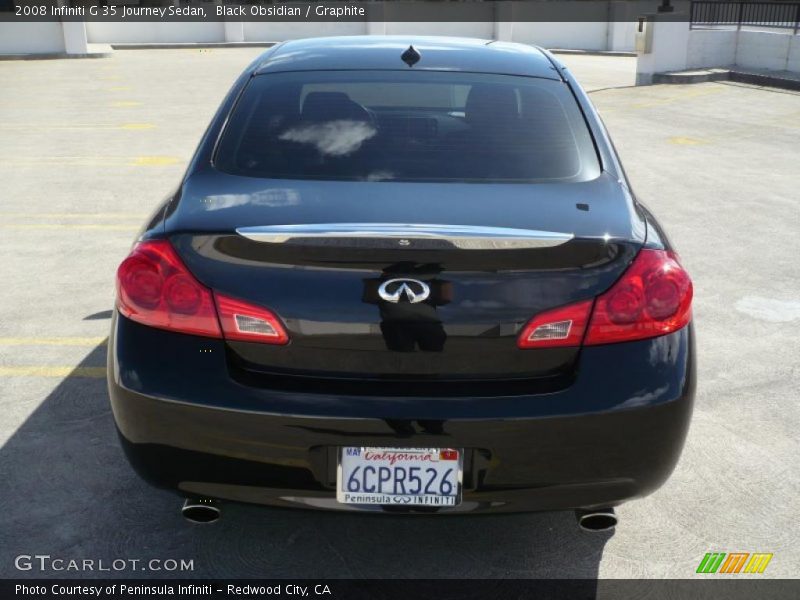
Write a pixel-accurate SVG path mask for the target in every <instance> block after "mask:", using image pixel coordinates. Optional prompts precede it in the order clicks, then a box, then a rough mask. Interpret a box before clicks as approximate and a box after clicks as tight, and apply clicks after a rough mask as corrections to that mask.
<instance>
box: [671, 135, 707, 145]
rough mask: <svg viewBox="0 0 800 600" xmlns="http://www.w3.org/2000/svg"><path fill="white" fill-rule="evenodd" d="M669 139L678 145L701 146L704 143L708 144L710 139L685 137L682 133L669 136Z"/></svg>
mask: <svg viewBox="0 0 800 600" xmlns="http://www.w3.org/2000/svg"><path fill="white" fill-rule="evenodd" d="M668 141H669V143H670V144H676V145H678V146H700V145H702V144H708V140H701V139H698V138H692V137H683V136H680V135H676V136H673V137H671V138H669V140H668Z"/></svg>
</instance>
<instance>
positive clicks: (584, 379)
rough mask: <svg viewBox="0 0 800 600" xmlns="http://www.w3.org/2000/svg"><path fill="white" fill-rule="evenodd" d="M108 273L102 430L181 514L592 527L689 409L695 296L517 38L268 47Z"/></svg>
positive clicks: (609, 153)
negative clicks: (483, 516) (461, 519)
mask: <svg viewBox="0 0 800 600" xmlns="http://www.w3.org/2000/svg"><path fill="white" fill-rule="evenodd" d="M186 85H187V86H191V82H190V81H187V82H186ZM172 184H173V185H174V182H172ZM166 185H169V184H166ZM166 185H165V188H166ZM167 189H168V188H167ZM116 283H117V300H116V310H115V311H114V317H113V322H112V327H111V336H110V340H109V353H108V357H109V358H108V361H109V369H108V374H109V375H108V384H109V392H110V397H111V406H112V408H113V414H114V418H115V421H116V425H117V429H118V431H119V434H120V440H121V443H122V446H123V448H124V450H125V453H126V455H127V457H128V459H129V461H130V463H131V464H132V466H133V467H134V468H135V469H136V471H137V472H138V473H139V474H140V475H141V476H142V477H143V478H144V479H146V480H147V481H149V482H150V483H152V484H153V485H156V486H158V487H161V488H166V489H170V490H173V491H174V492H176V493H177V494H179V495H180V496H181V497H183V498H184V499H185V500H186V501H185V504H184V508H183V512H184V515H185V516H187V518H189V519H190V520H194V521H211V520H214V519H215V518H217V517H218V516H219V514H220V510H221V507H224V504H225V502H226V501H231V502H247V503H256V504H264V505H272V506H282V507H298V508H313V509H333V510H345V511H362V512H373V513H380V512H383V513H409V514H431V513H436V514H445V513H464V512H475V513H479V512H519V511H549V510H571V511H576V514H577V515H578V520H579V522H580V523H581V525H582V526H583V527H584V528H585V529H607V528H610V527H613V526H614V525H615V524H616V517H615V515H614V510H613V508H614V507H615V506H617V505H619V504H621V503H623V502H625V501H627V500H631V499H634V498H639V497H642V496H644V495H647V494H649V493H651V492H653V491H654V490H656V489H657V488H658V487H659V486H660V485H661V484H663V483H664V481H665V480H666V479H667V478H668V477H669V475H670V473H671V472H672V470H673V469H674V467H675V465H676V463H677V461H678V459H679V456H680V453H681V450H682V447H683V444H684V440H685V437H686V434H687V430H688V427H689V423H690V419H691V414H692V405H693V401H694V390H695V356H694V333H693V325H692V314H691V302H692V282H691V280H690V278H689V275H688V274H687V272H686V270H685V269H684V267H683V266H682V265H681V262H680V258H679V256H678V254H677V253H676V252H675V250H674V249H673V248H672V246H671V245H670V242H669V241H668V239H667V237H666V235H665V233H664V231H663V229H662V227H661V226H660V225H659V224H658V222H657V221H656V220H655V218H654V216H653V215H652V214H651V213H650V212H649V211H648V209H647V208H646V207H645V206H644V205H642V204H641V203H640V202H639V201H638V200H637V199H636V197H635V195H634V193H633V192H632V190H631V188H630V186H629V183H628V181H627V178H626V176H625V173H624V171H623V168H622V165H621V164H620V161H619V158H618V156H617V154H616V151H615V149H614V147H613V145H612V143H611V140H610V138H609V137H608V134H607V132H606V130H605V127H604V125H603V124H602V122H601V120H600V117H599V115H598V113H597V112H596V111H595V109H594V108H593V106H592V104H591V102H590V100H589V99H588V97H587V95H586V93H585V92H584V91H583V89H582V88H581V87H580V85H579V84H578V83H577V82H576V81H575V79H574V78H573V76H572V74H571V73H570V72H569V70H567V69H566V68H565V67H564V66H563V65H561V64H560V63H559V62H558V60H557V59H556V58H555V57H554V56H552V55H551V54H550V53H549V52H547V51H545V50H542V49H540V48H537V47H533V46H527V45H522V44H513V43H505V42H493V41H486V40H477V39H457V38H444V37H443V38H436V37H405V36H384V37H372V36H364V37H338V38H319V39H308V40H296V41H290V42H286V43H282V44H278V45H276V46H274V47H272V48H270V49H268V50H267V51H266V52H264V53H263V54H262V55H261V56H259V57H258V58H257V59H256V60H255V61H254V62H253V63H252V64H251V65H250V66H248V67H247V69H246V70H245V72H244V73H242V74H241V76H240V77H239V78H238V79H237V80H236V82H235V83H234V85H233V88H232V89H231V90H230V92H229V93H228V95H227V96H226V97H225V99H224V100H223V102H222V105H221V106H220V108H219V110H218V112H217V114H216V115H215V116H214V117H213V119H212V121H211V124H210V125H209V126H208V129H207V130H206V132H205V134H204V136H203V138H202V140H201V141H200V144H199V147H198V148H197V150H196V153H195V155H194V157H193V158H192V160H191V162H190V164H189V166H188V168H187V171H186V173H185V175H184V177H183V179H182V180H181V181H180V183H179V185H178V186H177V188H175V189H174V190H173V191H172V192H171V193H170V194H169V196H168V198H167V199H166V200H165V201H164V202H163V203H162V204H161V205H159V207H158V209H157V210H156V211H155V212H154V214H153V216H152V217H151V218H150V219H149V221H148V223H147V224H146V225H145V226H144V227H143V229H142V231H141V232H140V234H139V236H138V238H137V240H136V242H135V244H134V245H133V246H132V248H131V251H130V254H129V255H128V256H127V258H125V259H124V260H123V261H122V263H121V264H120V266H119V269H118V271H117V280H116Z"/></svg>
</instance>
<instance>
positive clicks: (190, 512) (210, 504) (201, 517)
mask: <svg viewBox="0 0 800 600" xmlns="http://www.w3.org/2000/svg"><path fill="white" fill-rule="evenodd" d="M181 514H182V515H183V518H184V519H186V520H187V521H189V522H190V523H213V522H214V521H216V520H217V519H219V518H220V517H221V516H222V509H221V508H220V507H219V504H218V503H217V501H216V500H211V499H209V498H187V499H186V500H185V501H184V503H183V507H182V508H181Z"/></svg>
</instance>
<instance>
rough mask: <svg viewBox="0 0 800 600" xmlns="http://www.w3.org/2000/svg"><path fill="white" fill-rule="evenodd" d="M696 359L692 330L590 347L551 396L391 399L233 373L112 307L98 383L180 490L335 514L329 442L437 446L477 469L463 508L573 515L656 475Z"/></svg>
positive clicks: (624, 495) (143, 465)
mask: <svg viewBox="0 0 800 600" xmlns="http://www.w3.org/2000/svg"><path fill="white" fill-rule="evenodd" d="M693 353H694V348H693V333H692V329H691V326H689V327H686V328H684V329H682V330H680V331H678V332H676V333H674V334H670V335H667V336H662V337H659V338H655V339H651V340H644V341H640V342H630V343H623V344H613V345H610V346H596V347H585V348H583V349H582V350H581V359H580V369H578V371H577V373H576V374H575V377H574V380H573V382H572V384H571V385H569V386H568V387H566V388H564V389H562V390H560V391H556V392H551V393H547V394H520V393H519V392H517V393H516V394H513V395H511V394H509V395H500V396H498V395H490V394H488V393H487V394H486V395H482V396H480V395H476V394H474V395H470V396H466V395H462V396H456V397H440V396H436V395H428V396H423V395H418V396H396V397H387V396H385V395H384V394H383V393H382V391H383V390H384V389H385V384H381V383H374V384H373V385H372V387H371V388H367V387H364V388H362V390H361V391H362V392H364V393H361V394H358V395H354V394H350V395H348V394H339V393H331V392H329V391H328V390H327V389H326V388H325V387H319V388H317V389H314V390H306V391H302V392H297V391H283V390H280V389H272V388H269V387H266V388H262V387H256V386H253V385H247V384H243V383H240V382H238V381H236V380H232V379H231V377H230V376H229V373H228V369H229V366H228V361H229V357H228V355H227V352H226V349H225V344H224V343H223V342H222V341H220V340H211V339H208V340H204V339H202V338H197V337H194V336H187V335H181V334H174V333H169V332H164V331H160V330H157V329H152V328H148V327H144V326H142V325H139V324H137V323H134V322H132V321H129V320H127V319H125V318H124V317H120V316H118V315H117V316H116V317H115V319H114V323H113V328H112V336H111V339H110V346H109V371H110V373H112V376H111V378H110V381H109V389H110V392H111V400H112V408H113V411H114V416H115V419H116V422H117V426H118V428H119V431H120V434H121V437H122V439H123V440H124V446H125V448H126V451H127V453H128V455H129V457H130V459H131V462H132V463H133V464H134V466H135V467H136V468H137V469H138V470H139V472H140V473H141V474H142V475H143V476H144V477H145V478H147V479H148V480H149V481H151V483H154V484H156V485H159V486H161V487H165V488H168V489H172V490H177V491H180V492H182V493H187V494H188V493H199V494H206V495H211V496H215V497H219V498H225V499H232V500H243V501H248V502H257V503H264V504H276V505H301V506H306V507H320V508H337V506H336V505H335V503H334V502H333V501H332V499H333V498H334V495H335V493H334V491H333V490H332V489H331V472H330V468H331V467H330V464H329V462H328V461H329V460H330V453H331V452H332V449H334V448H336V447H338V446H342V445H362V444H365V445H375V446H384V445H386V446H418V447H427V446H433V447H436V446H445V447H463V448H465V449H467V450H469V451H470V455H471V457H472V460H473V461H475V462H477V463H478V465H477V466H475V467H474V469H472V470H470V471H469V473H468V474H467V475H468V477H470V478H471V479H470V481H471V482H472V484H471V485H470V486H468V489H467V490H466V491H465V495H464V502H465V503H464V505H463V506H462V508H461V509H460V510H481V511H519V510H546V509H568V508H576V507H582V506H600V505H608V504H618V503H620V502H622V501H624V500H628V499H631V498H635V497H638V496H641V495H645V494H647V493H649V492H651V491H653V490H654V489H656V488H657V487H658V486H659V485H660V484H661V483H663V481H665V480H666V478H667V477H668V476H669V474H670V472H671V471H672V469H673V468H674V465H675V463H676V462H677V459H678V457H679V454H680V450H681V448H682V446H683V441H684V438H685V436H686V432H687V430H688V427H689V419H690V416H691V409H692V403H693V398H694V388H695V368H694V354H693ZM620 365H624V376H620V375H619V373H620ZM473 464H474V463H473ZM338 508H343V507H338Z"/></svg>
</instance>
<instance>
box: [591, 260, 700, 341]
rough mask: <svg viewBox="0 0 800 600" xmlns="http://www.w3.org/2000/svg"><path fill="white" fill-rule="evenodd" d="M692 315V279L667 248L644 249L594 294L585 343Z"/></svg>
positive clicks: (653, 329)
mask: <svg viewBox="0 0 800 600" xmlns="http://www.w3.org/2000/svg"><path fill="white" fill-rule="evenodd" d="M691 318H692V281H691V279H690V278H689V274H688V273H687V272H686V271H685V270H684V269H683V267H682V266H681V265H680V263H679V262H678V257H677V256H676V255H675V253H673V252H666V251H664V250H649V249H645V250H642V251H641V252H639V255H638V256H637V257H636V259H635V260H634V261H633V263H632V264H631V266H630V267H628V270H627V271H625V273H624V274H623V275H622V278H621V279H620V280H619V281H617V283H615V284H614V285H613V286H612V287H611V289H610V290H608V291H607V292H606V293H604V294H602V295H601V296H599V297H598V298H597V301H596V302H595V307H594V311H593V312H592V319H591V322H590V323H589V331H588V332H587V334H586V342H585V343H586V344H587V345H595V344H610V343H614V342H627V341H631V340H640V339H644V338H650V337H656V336H659V335H664V334H665V333H671V332H673V331H677V330H678V329H680V328H681V327H683V326H684V325H686V324H687V323H688V322H689V320H690V319H691Z"/></svg>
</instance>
